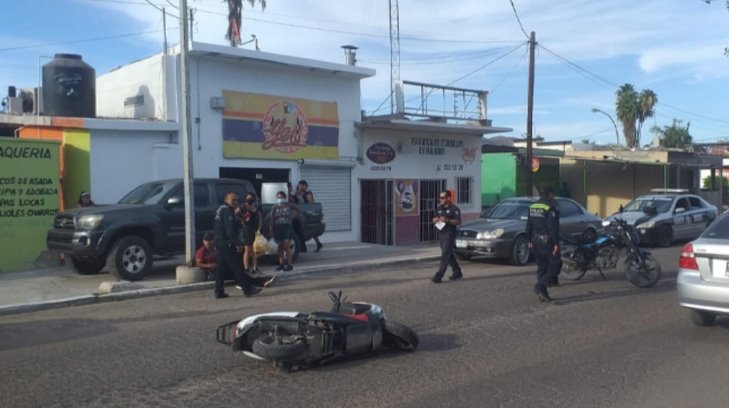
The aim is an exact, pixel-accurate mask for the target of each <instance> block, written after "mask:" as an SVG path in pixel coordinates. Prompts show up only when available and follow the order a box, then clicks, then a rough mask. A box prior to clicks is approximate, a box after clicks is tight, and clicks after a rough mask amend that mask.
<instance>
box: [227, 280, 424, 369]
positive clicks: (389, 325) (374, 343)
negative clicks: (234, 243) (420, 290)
mask: <svg viewBox="0 0 729 408" xmlns="http://www.w3.org/2000/svg"><path fill="white" fill-rule="evenodd" d="M329 297H330V299H331V300H332V302H333V303H334V306H333V307H332V311H331V312H312V313H301V312H274V313H264V314H259V315H254V316H249V317H246V318H245V319H243V320H240V321H238V320H236V321H233V322H229V323H226V324H224V325H222V326H220V327H218V329H217V333H216V337H217V341H218V342H220V343H222V344H225V345H228V346H231V348H232V349H233V351H237V352H242V353H243V354H245V355H246V356H248V357H250V358H253V359H256V360H268V361H272V362H273V363H274V365H275V366H277V367H282V368H286V369H289V370H290V369H292V368H294V367H305V366H310V365H315V364H324V363H327V362H329V361H331V360H334V359H337V358H341V357H347V356H353V355H363V354H368V353H372V352H374V351H376V350H378V349H379V348H380V347H381V346H383V345H384V346H387V347H392V348H395V349H399V350H405V351H413V350H415V348H416V347H417V346H418V342H419V340H418V335H417V334H416V333H415V332H414V331H413V330H412V329H411V328H409V327H407V326H405V325H404V324H401V323H397V322H394V321H391V320H388V319H387V318H386V317H385V313H384V311H383V310H382V308H381V307H380V306H378V305H375V304H372V303H364V302H351V303H349V302H345V300H346V297H345V299H342V292H341V291H339V293H338V294H337V293H334V292H329Z"/></svg>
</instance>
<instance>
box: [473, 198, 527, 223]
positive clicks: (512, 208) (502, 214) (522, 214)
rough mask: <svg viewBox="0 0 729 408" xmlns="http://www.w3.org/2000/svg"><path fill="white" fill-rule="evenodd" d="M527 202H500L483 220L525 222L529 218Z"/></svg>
mask: <svg viewBox="0 0 729 408" xmlns="http://www.w3.org/2000/svg"><path fill="white" fill-rule="evenodd" d="M530 205H531V203H530V202H529V201H502V202H500V203H498V204H496V205H495V206H494V207H493V208H492V209H491V211H489V212H488V213H486V216H485V217H484V218H491V219H499V220H526V219H527V217H528V216H529V206H530Z"/></svg>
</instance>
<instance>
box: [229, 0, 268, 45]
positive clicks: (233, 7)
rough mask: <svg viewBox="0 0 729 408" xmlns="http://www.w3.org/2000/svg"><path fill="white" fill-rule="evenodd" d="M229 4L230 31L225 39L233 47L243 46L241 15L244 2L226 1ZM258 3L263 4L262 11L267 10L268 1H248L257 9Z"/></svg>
mask: <svg viewBox="0 0 729 408" xmlns="http://www.w3.org/2000/svg"><path fill="white" fill-rule="evenodd" d="M224 1H227V2H228V31H227V32H226V33H225V38H226V39H227V40H229V41H230V46H231V47H237V46H239V45H240V44H241V40H240V25H241V14H242V12H243V0H224ZM256 3H260V4H261V10H265V9H266V0H248V4H250V5H251V7H255V6H256Z"/></svg>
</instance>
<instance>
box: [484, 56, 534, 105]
mask: <svg viewBox="0 0 729 408" xmlns="http://www.w3.org/2000/svg"><path fill="white" fill-rule="evenodd" d="M528 55H529V49H528V48H527V49H525V50H524V54H523V55H522V56H521V58H520V59H519V60H517V61H516V63H515V64H514V65H513V66H512V67H511V68H510V69H509V71H508V72H507V73H506V75H504V77H503V78H501V81H499V82H498V83H497V84H496V85H495V86H494V87H493V88H491V89H489V94H491V95H493V94H494V92H495V91H496V90H497V89H499V87H500V86H501V84H503V83H504V81H506V79H507V78H509V77H510V76H511V74H513V73H514V72H515V71H516V67H517V66H519V65H521V64H523V63H524V61H525V60H526V58H527V56H528Z"/></svg>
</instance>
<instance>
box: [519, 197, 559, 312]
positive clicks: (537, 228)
mask: <svg viewBox="0 0 729 408" xmlns="http://www.w3.org/2000/svg"><path fill="white" fill-rule="evenodd" d="M553 196H554V191H553V190H552V188H551V187H544V188H543V189H542V190H541V191H540V194H539V201H537V202H535V203H534V204H532V205H531V206H530V207H529V218H528V219H527V228H526V234H527V239H528V240H529V248H531V249H532V251H533V252H534V259H535V260H536V262H537V284H536V285H534V293H536V294H537V295H538V296H539V300H541V301H542V302H549V301H551V300H552V299H551V298H550V297H549V292H547V286H549V284H550V283H551V282H550V280H551V276H550V275H549V272H550V260H551V259H552V258H553V257H554V256H556V255H557V254H558V253H559V222H558V218H557V212H556V211H555V208H554V204H553Z"/></svg>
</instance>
